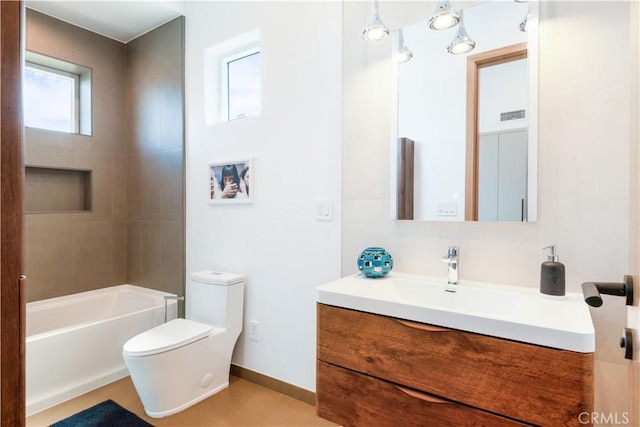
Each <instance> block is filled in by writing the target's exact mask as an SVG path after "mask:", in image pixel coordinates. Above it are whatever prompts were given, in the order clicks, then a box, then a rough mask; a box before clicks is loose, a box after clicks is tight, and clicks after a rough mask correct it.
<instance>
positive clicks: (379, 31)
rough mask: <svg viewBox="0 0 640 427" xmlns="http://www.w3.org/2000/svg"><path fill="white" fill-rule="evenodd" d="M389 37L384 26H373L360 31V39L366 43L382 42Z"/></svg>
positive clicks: (387, 30)
mask: <svg viewBox="0 0 640 427" xmlns="http://www.w3.org/2000/svg"><path fill="white" fill-rule="evenodd" d="M388 35H389V29H388V28H387V27H386V26H385V25H384V24H373V25H369V26H368V27H366V28H365V29H364V30H362V38H363V39H364V40H366V41H368V42H377V41H380V40H384V39H386V38H387V36H388Z"/></svg>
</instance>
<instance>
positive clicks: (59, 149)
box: [25, 128, 73, 166]
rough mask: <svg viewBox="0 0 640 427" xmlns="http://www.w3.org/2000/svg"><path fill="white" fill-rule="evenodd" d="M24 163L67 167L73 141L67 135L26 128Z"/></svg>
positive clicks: (69, 162) (69, 161)
mask: <svg viewBox="0 0 640 427" xmlns="http://www.w3.org/2000/svg"><path fill="white" fill-rule="evenodd" d="M25 147H26V159H25V160H26V163H27V164H32V165H43V166H69V165H70V164H71V153H72V148H73V140H72V139H71V138H70V136H69V134H67V133H64V132H54V131H48V130H43V129H35V128H26V131H25Z"/></svg>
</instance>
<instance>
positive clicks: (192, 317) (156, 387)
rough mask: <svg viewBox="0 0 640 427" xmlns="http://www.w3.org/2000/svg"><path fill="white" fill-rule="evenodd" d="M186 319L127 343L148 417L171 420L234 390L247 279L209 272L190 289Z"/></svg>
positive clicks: (128, 359) (124, 352)
mask: <svg viewBox="0 0 640 427" xmlns="http://www.w3.org/2000/svg"><path fill="white" fill-rule="evenodd" d="M186 298H187V315H186V317H187V318H186V319H175V320H172V321H170V322H167V323H164V324H162V325H160V326H156V327H155V328H152V329H149V330H147V331H145V332H142V333H141V334H139V335H136V336H135V337H133V338H131V339H130V340H129V341H127V342H126V343H125V344H124V346H123V349H122V357H123V358H124V361H125V363H126V365H127V368H128V369H129V374H130V375H131V379H132V381H133V385H134V386H135V389H136V391H137V392H138V396H140V400H141V401H142V404H143V405H144V409H145V412H146V413H147V415H148V416H150V417H154V418H162V417H167V416H169V415H172V414H175V413H177V412H180V411H182V410H184V409H186V408H188V407H190V406H192V405H194V404H196V403H198V402H200V401H201V400H203V399H205V398H207V397H209V396H211V395H213V394H215V393H217V392H219V391H221V390H223V389H225V388H227V387H228V386H229V369H230V367H231V355H232V353H233V348H234V346H235V343H236V341H237V339H238V336H239V335H240V332H241V331H242V306H243V300H244V279H243V277H242V276H241V275H238V274H231V273H221V272H217V271H204V272H198V273H194V274H192V275H191V277H190V280H189V283H188V284H187V296H186Z"/></svg>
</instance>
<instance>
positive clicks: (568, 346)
mask: <svg viewBox="0 0 640 427" xmlns="http://www.w3.org/2000/svg"><path fill="white" fill-rule="evenodd" d="M318 302H320V303H323V304H329V305H334V306H337V307H343V308H349V309H353V310H359V311H365V312H369V313H374V314H381V315H385V316H391V317H396V318H399V319H405V320H413V321H416V322H422V323H428V324H431V325H438V326H443V327H449V328H453V329H460V330H464V331H468V332H476V333H480V334H484V335H490V336H494V337H499V338H506V339H511V340H515V341H521V342H526V343H530V344H537V345H544V346H547V347H554V348H560V349H564V350H571V351H577V352H582V353H590V352H593V351H595V332H594V329H593V323H592V321H591V315H590V313H589V308H588V306H587V304H585V302H584V299H583V298H582V295H581V294H577V293H570V292H568V293H567V295H566V296H565V297H564V298H562V299H548V298H545V297H543V296H541V294H540V293H539V292H538V289H537V288H532V287H519V286H505V285H497V284H491V283H481V282H470V281H461V282H460V283H459V284H457V285H448V284H447V283H446V279H444V278H433V277H424V276H417V275H410V274H402V273H396V272H391V273H389V274H388V275H387V276H385V277H383V278H379V279H368V278H365V277H362V276H361V275H360V274H357V275H353V276H348V277H345V278H342V279H340V280H336V281H334V282H331V283H327V284H325V285H322V286H320V287H319V288H318Z"/></svg>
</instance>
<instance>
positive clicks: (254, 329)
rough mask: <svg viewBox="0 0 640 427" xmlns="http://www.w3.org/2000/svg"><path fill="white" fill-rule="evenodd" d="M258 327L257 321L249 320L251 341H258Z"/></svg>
mask: <svg viewBox="0 0 640 427" xmlns="http://www.w3.org/2000/svg"><path fill="white" fill-rule="evenodd" d="M259 325H260V322H258V321H257V320H250V321H249V339H250V340H251V341H259V340H260V338H259V334H258V331H259V329H258V326H259Z"/></svg>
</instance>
